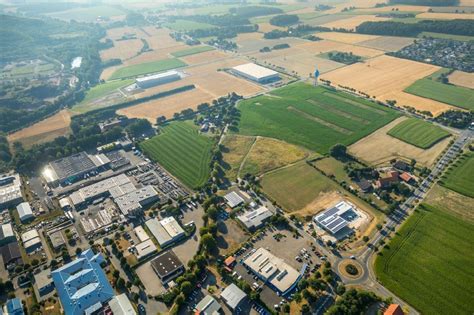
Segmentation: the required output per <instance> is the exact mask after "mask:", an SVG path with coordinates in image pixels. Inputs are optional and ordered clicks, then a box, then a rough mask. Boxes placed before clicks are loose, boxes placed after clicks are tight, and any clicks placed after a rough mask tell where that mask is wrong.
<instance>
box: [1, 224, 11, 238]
mask: <svg viewBox="0 0 474 315" xmlns="http://www.w3.org/2000/svg"><path fill="white" fill-rule="evenodd" d="M10 237H15V234H14V233H13V227H12V225H11V223H5V224H2V226H1V228H0V240H3V239H5V238H10Z"/></svg>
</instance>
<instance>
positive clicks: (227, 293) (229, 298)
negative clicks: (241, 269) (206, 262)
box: [221, 283, 246, 310]
mask: <svg viewBox="0 0 474 315" xmlns="http://www.w3.org/2000/svg"><path fill="white" fill-rule="evenodd" d="M245 297H246V294H245V293H244V291H242V290H240V288H239V287H238V286H236V285H235V284H234V283H232V284H231V285H229V286H228V287H227V288H225V289H224V291H222V293H221V298H222V299H223V300H224V302H225V303H226V304H227V305H229V307H230V308H231V309H233V310H234V309H235V308H236V307H237V306H238V305H239V303H240V302H241V301H242V300H243V299H244V298H245Z"/></svg>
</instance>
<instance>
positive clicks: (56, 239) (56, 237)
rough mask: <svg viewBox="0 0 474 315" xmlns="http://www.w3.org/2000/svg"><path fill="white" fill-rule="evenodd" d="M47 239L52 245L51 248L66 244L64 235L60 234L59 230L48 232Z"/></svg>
mask: <svg viewBox="0 0 474 315" xmlns="http://www.w3.org/2000/svg"><path fill="white" fill-rule="evenodd" d="M49 239H50V240H51V244H52V245H53V248H55V249H56V248H59V247H61V246H63V245H65V244H66V241H65V240H64V237H63V235H62V234H61V231H56V232H53V233H51V234H49Z"/></svg>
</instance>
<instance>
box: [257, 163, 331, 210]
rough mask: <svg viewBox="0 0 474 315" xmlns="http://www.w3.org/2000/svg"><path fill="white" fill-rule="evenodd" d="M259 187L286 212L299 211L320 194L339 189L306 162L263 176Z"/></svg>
mask: <svg viewBox="0 0 474 315" xmlns="http://www.w3.org/2000/svg"><path fill="white" fill-rule="evenodd" d="M261 185H262V189H263V191H264V192H265V193H266V194H267V195H268V196H269V197H270V198H272V199H273V200H275V201H276V202H277V203H278V204H280V205H281V206H282V207H284V208H285V209H286V210H288V211H295V210H300V209H301V208H303V207H304V206H306V205H307V204H309V203H310V202H311V201H313V200H314V199H315V198H317V197H318V196H319V194H320V193H323V192H329V191H334V190H338V189H340V188H339V186H338V185H337V184H336V183H334V182H333V181H331V180H330V179H329V178H327V177H326V176H324V175H322V174H321V173H319V172H318V171H317V170H315V169H314V168H312V167H311V166H309V165H308V164H306V162H300V163H297V164H295V165H292V166H289V167H284V168H281V169H278V170H276V171H274V172H270V173H267V174H265V175H264V176H263V178H262V180H261Z"/></svg>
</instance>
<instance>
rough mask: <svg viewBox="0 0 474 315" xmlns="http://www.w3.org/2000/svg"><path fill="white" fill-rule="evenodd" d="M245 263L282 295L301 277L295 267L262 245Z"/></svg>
mask: <svg viewBox="0 0 474 315" xmlns="http://www.w3.org/2000/svg"><path fill="white" fill-rule="evenodd" d="M244 265H245V266H246V267H247V268H248V269H250V270H251V271H252V272H253V273H255V274H256V275H257V276H258V277H259V278H260V279H261V280H262V281H264V282H265V283H266V284H267V285H269V286H270V287H272V288H273V289H275V290H276V291H277V292H279V293H280V294H282V295H285V294H287V293H288V292H290V291H291V290H292V289H293V288H294V287H295V286H296V285H297V284H298V281H299V279H300V278H301V273H299V272H298V271H297V270H296V269H295V268H293V267H291V266H290V265H288V264H287V263H286V262H285V261H284V260H283V259H281V258H278V257H276V256H274V255H273V254H272V253H270V252H269V251H268V250H266V249H265V248H262V247H261V248H259V249H257V250H256V251H255V252H254V253H253V254H252V255H250V256H249V257H248V258H247V259H245V260H244Z"/></svg>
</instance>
